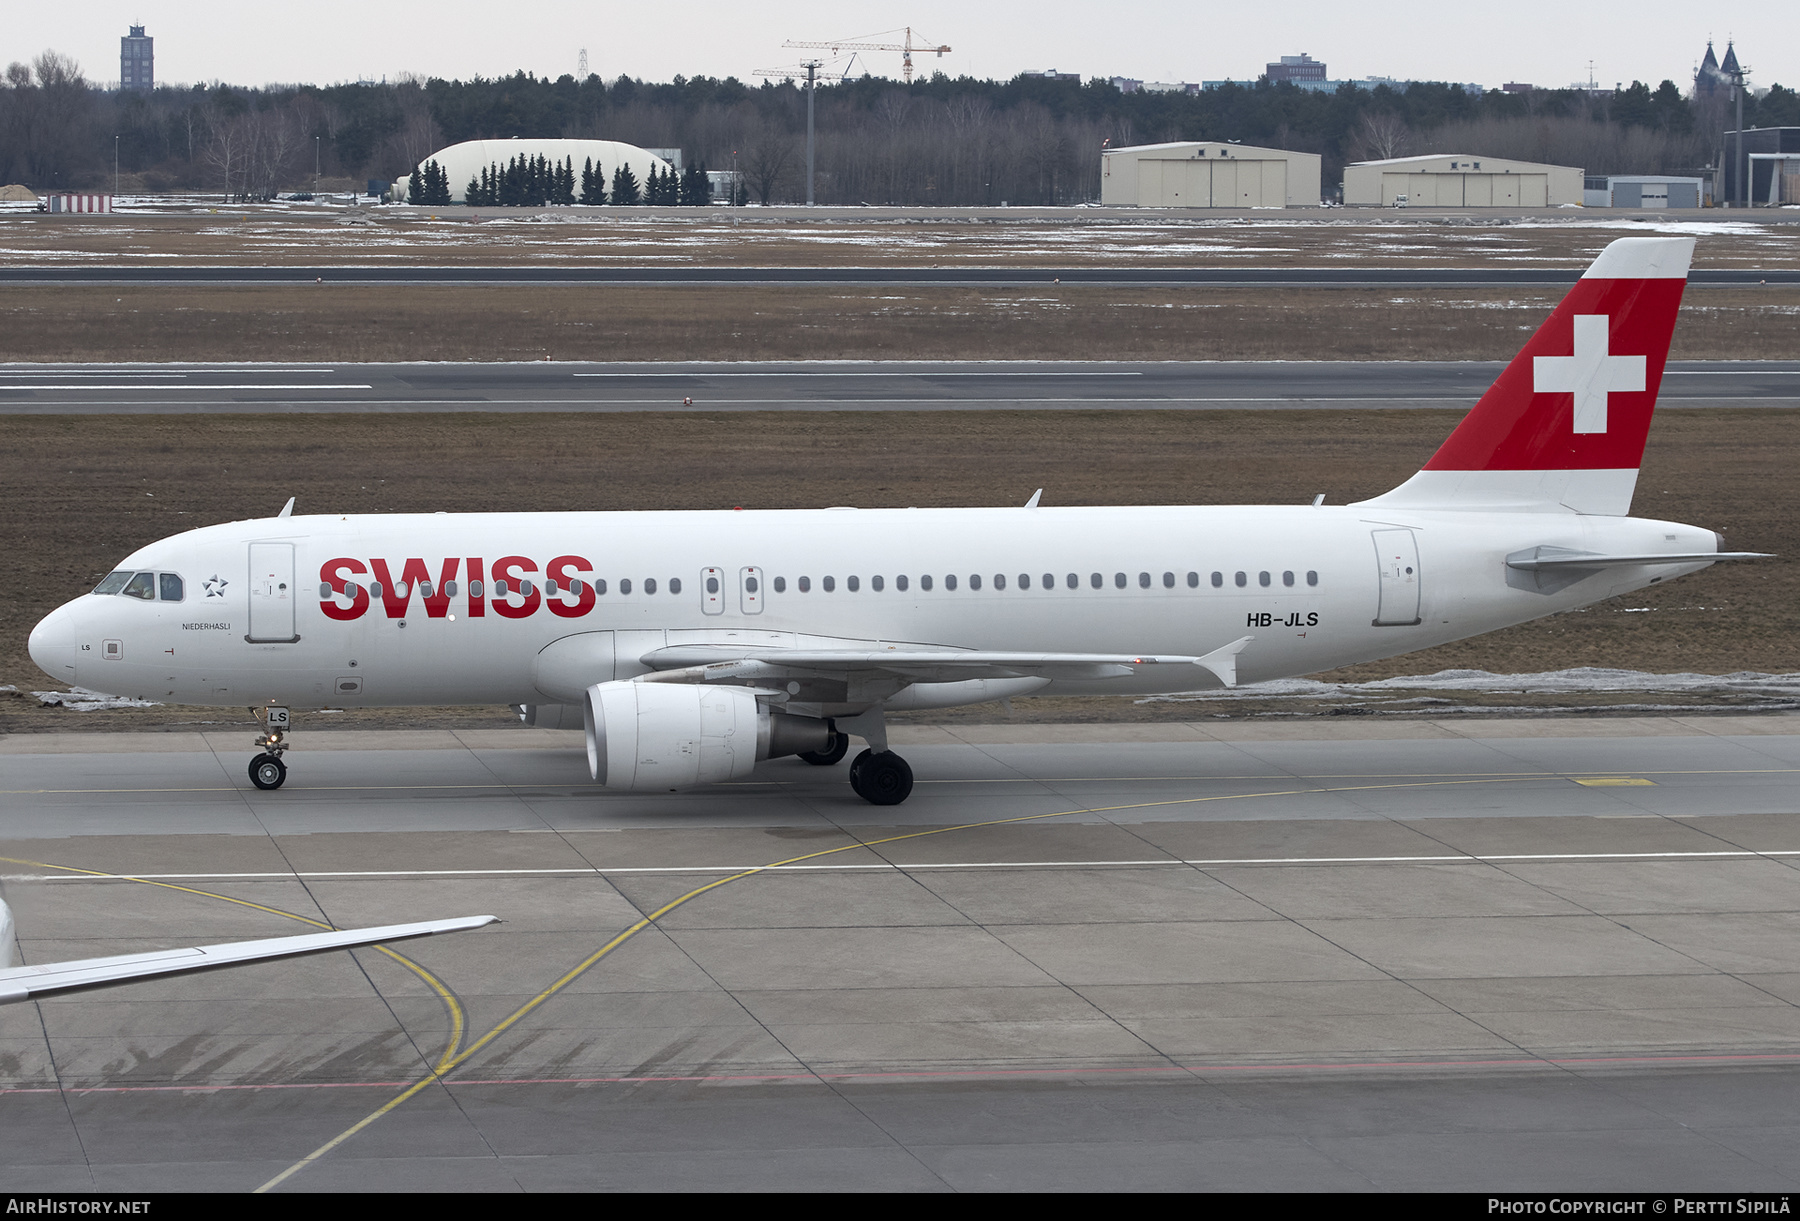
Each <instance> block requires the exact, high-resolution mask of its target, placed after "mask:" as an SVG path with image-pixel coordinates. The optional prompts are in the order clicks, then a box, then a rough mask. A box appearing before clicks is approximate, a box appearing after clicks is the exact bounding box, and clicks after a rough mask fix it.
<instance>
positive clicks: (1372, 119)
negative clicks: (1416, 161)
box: [1350, 110, 1412, 161]
mask: <svg viewBox="0 0 1800 1221" xmlns="http://www.w3.org/2000/svg"><path fill="white" fill-rule="evenodd" d="M1411 148H1412V131H1411V130H1410V129H1409V128H1408V127H1407V126H1406V124H1405V123H1404V122H1402V121H1401V118H1400V116H1399V115H1397V114H1393V113H1392V112H1389V111H1385V110H1384V111H1372V112H1370V113H1368V114H1365V115H1363V117H1362V122H1360V123H1358V124H1357V125H1356V128H1355V130H1354V131H1353V132H1352V133H1351V136H1350V159H1351V160H1352V161H1387V160H1389V159H1390V158H1393V157H1404V156H1405V155H1406V154H1407V153H1408V152H1409V151H1410V150H1411Z"/></svg>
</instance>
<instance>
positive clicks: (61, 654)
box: [26, 603, 76, 683]
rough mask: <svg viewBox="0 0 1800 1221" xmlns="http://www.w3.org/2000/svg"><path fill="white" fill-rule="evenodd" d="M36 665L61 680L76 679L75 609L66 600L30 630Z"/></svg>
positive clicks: (68, 681) (63, 681)
mask: <svg viewBox="0 0 1800 1221" xmlns="http://www.w3.org/2000/svg"><path fill="white" fill-rule="evenodd" d="M26 647H27V648H29V649H30V651H31V660H32V661H34V662H36V663H37V668H38V669H40V670H42V671H43V672H44V673H46V674H48V675H49V676H50V677H51V678H53V679H55V680H56V681H57V682H59V683H73V682H74V681H75V654H76V647H75V611H74V609H73V604H68V603H65V604H64V605H62V606H59V607H57V608H56V609H55V610H53V611H51V612H50V613H49V614H48V615H45V616H44V617H43V619H42V620H40V621H39V623H38V625H37V626H36V627H34V628H32V629H31V639H30V641H29V642H28V643H27V646H26Z"/></svg>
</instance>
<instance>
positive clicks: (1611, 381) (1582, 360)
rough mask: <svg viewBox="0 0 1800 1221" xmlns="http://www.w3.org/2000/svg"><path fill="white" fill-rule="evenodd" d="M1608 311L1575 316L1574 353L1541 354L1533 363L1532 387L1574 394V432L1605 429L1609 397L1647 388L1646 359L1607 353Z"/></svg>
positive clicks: (1544, 391) (1540, 392)
mask: <svg viewBox="0 0 1800 1221" xmlns="http://www.w3.org/2000/svg"><path fill="white" fill-rule="evenodd" d="M1611 321H1612V319H1610V318H1609V317H1607V315H1605V314H1577V315H1575V319H1574V322H1575V328H1574V329H1575V355H1573V356H1538V357H1534V358H1533V359H1532V362H1531V388H1532V390H1534V391H1535V392H1537V393H1538V394H1573V395H1574V396H1575V431H1576V432H1585V433H1595V432H1605V431H1606V396H1607V395H1608V394H1611V393H1613V392H1614V391H1620V390H1630V391H1641V390H1643V388H1644V363H1645V361H1644V358H1643V357H1642V356H1613V355H1610V354H1609V353H1608V352H1607V330H1608V324H1609V323H1610V322H1611Z"/></svg>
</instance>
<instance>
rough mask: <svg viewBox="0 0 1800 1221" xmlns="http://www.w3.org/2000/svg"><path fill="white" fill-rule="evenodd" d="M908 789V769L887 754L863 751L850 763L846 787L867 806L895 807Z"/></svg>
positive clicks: (911, 776) (890, 752) (894, 757)
mask: <svg viewBox="0 0 1800 1221" xmlns="http://www.w3.org/2000/svg"><path fill="white" fill-rule="evenodd" d="M839 757H840V758H841V757H842V756H841V755H840V756H839ZM912 786H913V774H912V768H911V767H909V766H908V765H907V762H906V760H905V759H902V758H901V757H900V756H899V755H896V754H895V753H894V752H893V751H891V750H883V751H875V750H865V751H863V753H862V754H860V755H858V756H856V758H855V759H853V760H851V762H850V787H851V788H852V789H854V790H855V791H856V795H857V796H858V797H861V798H862V799H863V800H864V801H866V802H868V803H869V804H870V805H878V806H897V805H899V804H900V803H901V802H903V801H905V800H906V798H907V796H908V794H910V793H911V792H912Z"/></svg>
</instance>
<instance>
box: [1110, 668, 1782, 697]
mask: <svg viewBox="0 0 1800 1221" xmlns="http://www.w3.org/2000/svg"><path fill="white" fill-rule="evenodd" d="M1416 691H1443V692H1462V693H1470V694H1476V693H1479V694H1489V695H1577V694H1591V693H1593V692H1598V691H1605V692H1621V693H1637V694H1642V695H1660V694H1689V695H1701V694H1706V695H1748V696H1760V697H1763V698H1765V699H1770V700H1792V699H1800V674H1763V673H1760V672H1757V671H1753V670H1740V671H1738V672H1737V673H1734V674H1692V673H1683V674H1651V673H1648V672H1647V671H1643V670H1614V669H1607V668H1604V667H1599V666H1580V667H1577V668H1575V669H1572V670H1545V671H1540V672H1538V673H1535V674H1493V673H1490V672H1489V671H1487V670H1439V671H1438V672H1437V673H1436V674H1420V675H1401V676H1400V677H1397V678H1383V679H1377V680H1375V681H1373V682H1366V683H1322V682H1318V681H1315V680H1313V679H1309V678H1285V679H1278V680H1276V681H1274V682H1267V683H1257V684H1255V685H1252V686H1244V687H1235V688H1231V689H1228V690H1223V691H1190V692H1185V693H1183V694H1179V695H1157V696H1151V697H1149V699H1147V700H1145V701H1143V702H1146V703H1149V702H1157V701H1176V702H1181V701H1190V700H1192V701H1218V700H1239V699H1310V700H1320V699H1324V700H1334V699H1341V700H1348V699H1355V698H1357V697H1367V696H1371V695H1373V696H1381V695H1386V694H1388V693H1390V692H1394V693H1398V692H1416Z"/></svg>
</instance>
